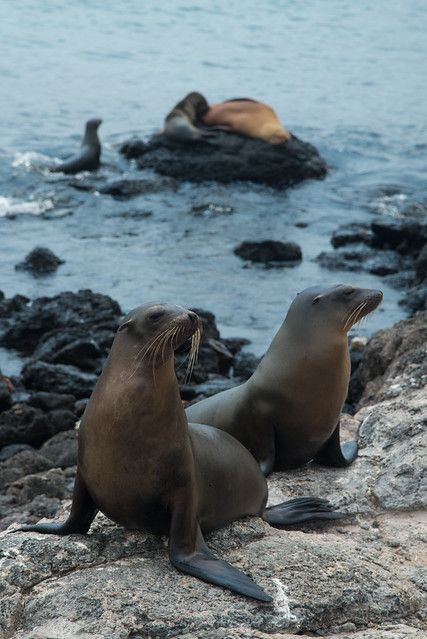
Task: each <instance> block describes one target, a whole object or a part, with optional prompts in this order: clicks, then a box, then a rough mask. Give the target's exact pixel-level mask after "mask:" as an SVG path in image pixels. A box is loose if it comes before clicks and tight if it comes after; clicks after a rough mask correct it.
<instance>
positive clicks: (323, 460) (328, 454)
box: [314, 422, 358, 468]
mask: <svg viewBox="0 0 427 639" xmlns="http://www.w3.org/2000/svg"><path fill="white" fill-rule="evenodd" d="M357 451H358V446H357V442H345V443H344V444H341V443H340V423H339V422H338V424H337V426H336V428H335V430H334V432H333V433H332V435H331V436H330V438H329V439H328V441H327V442H326V443H325V444H323V446H322V448H321V449H320V450H319V452H318V453H317V455H316V457H315V458H314V461H315V462H316V463H317V464H321V465H322V466H332V467H333V468H345V466H349V465H350V464H351V463H352V462H353V461H354V460H355V459H356V457H357Z"/></svg>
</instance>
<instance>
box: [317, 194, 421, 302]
mask: <svg viewBox="0 0 427 639" xmlns="http://www.w3.org/2000/svg"><path fill="white" fill-rule="evenodd" d="M414 211H415V212H414ZM426 213H427V206H426V205H424V207H423V205H421V204H419V205H418V207H414V206H410V207H408V208H407V210H406V211H404V212H403V214H402V218H401V219H394V218H388V219H387V218H378V219H375V220H374V221H373V222H372V223H371V224H370V225H368V224H346V225H343V226H341V227H339V228H338V229H337V231H335V233H334V234H333V235H332V238H331V243H332V246H333V247H334V248H335V250H334V251H325V252H323V253H320V255H318V257H317V258H316V259H317V261H318V262H319V263H320V264H321V265H322V266H324V267H326V268H329V269H332V270H334V269H343V270H347V271H352V272H357V271H367V272H369V273H372V274H374V275H379V276H380V277H382V278H384V281H386V282H387V283H388V284H390V285H391V286H393V287H395V288H397V289H402V290H404V291H406V292H405V294H404V296H403V298H402V300H401V302H400V303H401V304H402V305H403V306H406V307H407V308H408V309H409V311H411V312H416V311H420V310H425V309H427V268H426V264H427V223H426V222H425V215H426Z"/></svg>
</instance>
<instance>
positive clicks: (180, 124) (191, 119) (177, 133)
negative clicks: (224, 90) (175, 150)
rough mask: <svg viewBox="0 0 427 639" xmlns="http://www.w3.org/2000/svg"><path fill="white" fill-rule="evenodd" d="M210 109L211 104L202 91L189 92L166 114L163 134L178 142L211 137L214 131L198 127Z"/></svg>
mask: <svg viewBox="0 0 427 639" xmlns="http://www.w3.org/2000/svg"><path fill="white" fill-rule="evenodd" d="M208 110H209V104H208V103H207V101H206V98H205V97H204V96H203V95H202V94H201V93H197V92H196V91H193V92H192V93H189V94H188V95H186V96H185V98H184V99H183V100H181V101H180V102H178V104H176V105H175V106H174V107H173V109H172V111H170V113H168V115H167V116H166V118H165V123H164V128H163V131H162V132H161V133H162V135H164V136H166V137H167V138H170V139H171V140H175V141H177V142H194V141H198V140H204V139H206V138H209V137H211V136H212V135H214V133H213V132H211V131H206V130H203V129H201V128H198V125H200V124H201V122H202V116H203V115H204V114H205V113H206V112H207V111H208Z"/></svg>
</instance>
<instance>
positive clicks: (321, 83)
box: [0, 0, 427, 373]
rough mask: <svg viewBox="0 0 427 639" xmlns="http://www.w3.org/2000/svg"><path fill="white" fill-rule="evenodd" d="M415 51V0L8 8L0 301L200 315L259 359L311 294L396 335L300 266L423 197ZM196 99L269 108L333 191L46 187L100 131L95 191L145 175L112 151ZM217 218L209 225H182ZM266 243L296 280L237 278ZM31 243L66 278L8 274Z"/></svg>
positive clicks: (419, 40) (421, 62)
mask: <svg viewBox="0 0 427 639" xmlns="http://www.w3.org/2000/svg"><path fill="white" fill-rule="evenodd" d="M426 33H427V4H426V2H424V1H423V0H405V1H402V0H400V1H397V0H392V1H385V0H378V1H377V2H371V1H369V2H368V1H367V0H359V1H358V2H350V1H343V0H329V1H327V2H326V1H323V2H322V1H320V0H312V1H310V0H305V2H296V1H293V2H291V1H285V0H282V1H279V0H277V1H274V0H264V1H263V2H252V1H248V2H245V3H242V2H237V1H233V0H213V1H210V2H208V1H203V2H202V1H193V2H184V1H181V0H170V1H169V2H167V3H155V2H152V1H151V2H143V1H141V0H138V1H136V0H134V1H131V0H126V1H124V0H123V1H120V0H116V1H115V2H104V1H101V0H99V1H97V0H85V1H76V0H75V1H74V2H65V1H62V0H61V1H59V0H46V2H44V1H43V2H41V1H40V0H37V1H36V0H20V1H19V2H15V1H14V0H2V1H1V2H0V91H1V103H2V105H1V115H0V149H1V150H0V289H1V290H3V291H4V293H5V294H6V295H8V296H9V295H13V294H15V293H22V294H25V295H28V296H29V297H31V298H33V297H36V296H40V295H53V294H56V293H58V292H61V291H64V290H78V289H79V288H92V289H93V290H95V291H99V292H103V293H107V294H110V295H111V296H113V297H114V298H116V299H118V301H119V302H120V303H121V305H122V307H123V309H124V310H129V309H130V308H132V307H133V306H135V305H137V304H140V303H141V302H143V301H148V300H166V301H171V302H176V303H180V304H184V305H187V306H199V307H202V308H206V309H209V310H211V311H213V312H214V313H215V314H216V315H217V318H218V322H219V325H220V328H221V331H222V333H223V335H225V336H232V335H234V336H244V337H248V338H249V339H251V340H252V342H253V343H252V346H251V349H252V350H254V351H255V352H257V353H262V352H263V350H264V349H265V347H266V346H267V345H268V343H269V341H270V339H271V337H272V334H273V332H274V330H275V329H276V328H277V326H278V325H279V324H280V322H281V319H282V318H283V315H284V313H285V310H286V308H287V307H288V304H289V302H290V301H291V299H292V298H293V296H294V295H295V293H297V292H298V291H299V290H302V289H303V288H305V287H306V286H309V285H312V284H315V283H318V282H324V283H335V282H339V281H348V282H350V283H352V284H355V285H361V286H372V287H381V288H382V289H383V291H384V294H385V298H384V303H383V305H382V308H381V309H380V310H379V311H377V312H376V313H375V314H374V315H373V316H372V317H371V318H369V319H368V320H367V322H366V323H365V324H364V325H363V326H362V327H361V328H359V329H358V331H359V332H362V333H363V332H366V333H370V332H372V331H374V330H376V329H377V328H380V327H382V326H388V325H391V324H392V323H394V322H395V321H396V320H397V319H398V318H400V317H401V316H402V309H401V308H400V307H399V306H398V305H397V300H398V297H399V294H398V293H397V292H396V291H395V290H393V289H391V288H389V287H388V286H385V285H383V283H382V282H381V280H380V279H379V278H377V277H375V276H373V275H367V274H351V273H340V272H330V271H326V270H324V269H322V268H321V267H320V266H318V265H317V264H316V263H315V262H314V261H313V259H314V258H315V257H316V255H317V254H318V253H319V252H320V251H322V250H329V249H330V243H329V240H330V236H331V233H332V231H333V230H334V229H335V228H336V227H337V226H338V225H339V224H342V223H345V222H347V221H352V222H353V221H362V222H369V221H370V220H371V219H372V218H373V216H374V215H384V216H399V215H401V214H402V211H403V210H404V208H405V207H406V206H407V205H408V204H410V203H412V202H415V201H420V200H425V199H426V186H425V184H426V182H425V179H426V177H425V169H426V149H427V145H426V130H427V124H426V122H427V120H426V115H427V114H426V110H427V109H426V104H427V83H426V80H425V78H426V59H427V56H426V53H427V38H426ZM191 90H197V91H201V92H202V93H204V94H205V95H206V97H207V98H208V100H210V101H212V102H214V101H219V100H222V99H227V98H230V97H235V96H251V97H254V98H258V99H261V100H263V101H266V102H268V103H269V104H271V105H272V106H274V108H275V109H276V111H277V112H278V114H279V116H280V118H281V119H282V121H283V122H284V123H285V124H286V126H287V127H288V128H290V129H291V130H292V131H293V132H294V133H295V134H296V135H298V136H300V137H302V138H303V139H306V140H307V141H310V142H312V143H313V144H314V145H316V146H317V147H318V148H319V150H320V152H321V153H322V155H323V156H324V157H325V158H326V159H327V161H328V163H329V165H330V166H331V171H330V174H329V176H328V178H327V179H326V180H324V181H321V182H318V181H312V182H307V183H304V184H302V185H300V186H298V187H296V188H293V189H290V190H289V191H287V192H285V193H284V192H276V191H273V190H272V189H270V188H267V187H261V186H253V185H250V184H243V185H242V184H240V185H230V186H223V185H218V184H213V183H207V184H204V185H192V184H188V183H184V184H182V185H180V187H179V189H178V191H177V193H168V192H165V193H160V194H159V193H157V194H154V195H148V196H141V197H138V198H135V199H132V200H128V201H120V202H118V201H115V200H113V199H112V198H110V197H109V196H106V195H105V196H102V195H94V194H93V193H87V192H83V191H78V190H76V189H74V188H72V187H71V186H70V184H69V182H70V178H66V177H64V176H61V175H47V174H46V171H44V170H43V168H42V167H43V165H44V164H45V163H46V161H47V158H54V157H66V156H67V155H69V154H70V153H73V152H74V151H75V149H76V148H77V147H78V145H79V143H80V138H81V134H82V129H83V124H84V122H85V120H86V119H88V118H89V117H94V116H98V117H102V118H103V120H104V123H103V125H102V127H101V129H100V136H101V138H102V141H103V145H104V153H103V160H104V163H105V164H104V166H103V167H102V169H101V170H100V172H99V173H98V175H96V176H94V177H93V178H91V179H92V180H93V183H94V184H95V185H96V184H99V185H101V184H103V183H104V182H105V181H106V179H111V178H114V177H120V176H121V172H122V171H125V176H126V177H131V176H135V175H141V173H140V172H137V171H136V170H135V169H134V168H132V167H131V166H129V165H128V164H127V163H126V162H124V161H123V160H121V159H120V157H119V155H118V153H117V147H118V145H119V143H120V142H122V141H123V140H125V139H127V138H128V137H130V136H131V135H132V134H138V135H142V136H147V135H149V134H150V133H151V132H152V131H153V130H155V129H157V128H159V127H161V125H162V120H163V117H164V115H165V114H166V113H167V111H168V110H169V109H170V108H171V107H172V106H173V104H174V103H175V102H176V101H177V100H178V99H180V98H181V97H182V96H184V95H185V94H186V93H187V92H189V91H191ZM210 203H212V204H216V205H219V207H220V208H219V210H217V211H216V212H214V213H209V212H207V213H206V214H202V215H198V216H197V215H195V214H194V212H193V211H192V209H193V207H198V206H202V205H208V204H210ZM221 207H223V208H224V207H232V209H233V212H232V213H227V212H221ZM224 210H225V211H226V210H227V209H226V208H225V209H224ZM299 222H306V223H307V224H308V227H307V228H298V227H296V226H295V224H296V223H299ZM260 238H265V239H287V240H293V241H296V242H298V243H299V244H300V245H301V246H302V249H303V254H304V260H303V262H302V264H301V265H300V266H298V267H296V268H293V269H271V270H266V269H264V268H261V267H253V268H245V267H244V264H243V263H242V262H241V261H240V260H239V258H237V257H236V256H234V255H233V247H234V246H235V245H236V244H238V243H239V242H241V241H242V240H251V239H260ZM36 245H42V246H48V247H50V248H51V249H52V250H54V252H55V253H56V254H57V255H59V256H60V257H62V258H63V259H65V260H66V263H65V264H64V265H63V266H61V267H60V268H59V269H58V271H57V273H56V274H55V275H54V276H51V277H45V278H38V279H34V278H33V277H32V276H31V275H29V274H26V273H25V272H22V271H15V269H14V265H15V264H16V263H17V262H18V261H20V260H21V259H23V257H24V256H25V255H26V254H27V253H28V252H29V251H30V250H31V249H32V248H34V246H36ZM0 367H1V368H3V370H4V372H9V373H10V372H11V370H10V369H11V368H13V367H14V364H13V361H12V358H10V356H6V354H5V353H2V354H0ZM8 367H9V368H8Z"/></svg>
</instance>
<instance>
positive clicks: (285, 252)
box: [234, 240, 302, 263]
mask: <svg viewBox="0 0 427 639" xmlns="http://www.w3.org/2000/svg"><path fill="white" fill-rule="evenodd" d="M234 253H235V254H236V255H238V256H239V257H241V258H242V259H244V260H249V261H251V262H264V263H269V262H299V261H300V260H301V259H302V251H301V248H300V247H299V246H298V244H296V243H295V242H280V241H275V240H264V241H263V242H242V243H241V244H239V246H236V248H235V249H234Z"/></svg>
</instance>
